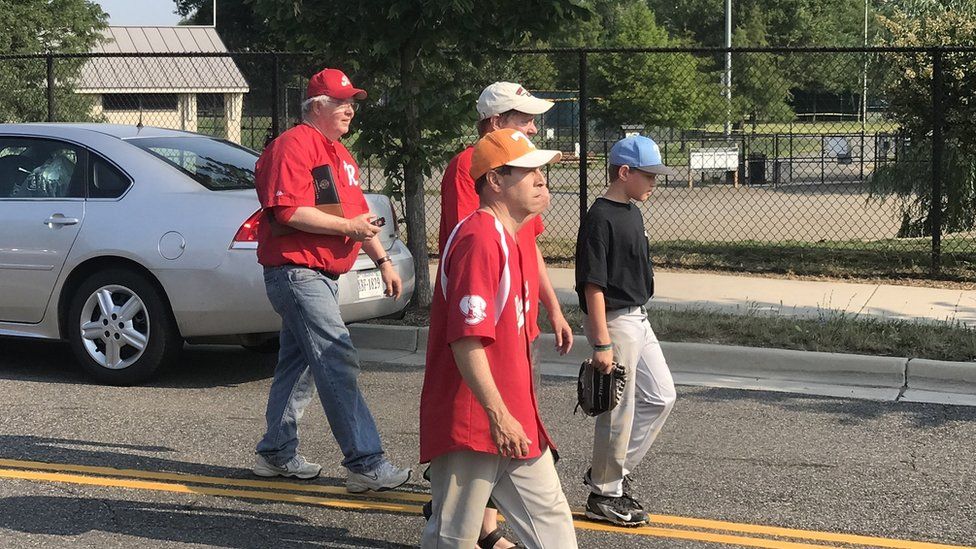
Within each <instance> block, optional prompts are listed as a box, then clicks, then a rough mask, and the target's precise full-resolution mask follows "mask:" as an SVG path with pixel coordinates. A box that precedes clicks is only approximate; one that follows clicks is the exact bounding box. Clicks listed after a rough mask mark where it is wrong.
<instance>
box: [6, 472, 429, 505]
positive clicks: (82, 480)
mask: <svg viewBox="0 0 976 549" xmlns="http://www.w3.org/2000/svg"><path fill="white" fill-rule="evenodd" d="M0 478H10V479H23V480H38V481H45V482H64V483H68V484H84V485H88V486H101V487H104V488H129V489H133V490H147V491H154V492H176V493H182V494H201V495H206V496H223V497H232V498H250V499H263V500H269V501H281V502H286V503H309V504H313V505H321V506H324V507H336V508H340V509H354V510H374V511H391V512H396V513H417V514H419V513H420V507H417V506H411V505H403V504H396V503H383V502H366V501H355V500H338V499H327V498H319V497H315V496H303V495H301V494H289V493H280V492H262V491H257V490H234V489H231V488H210V487H207V486H191V485H188V484H177V483H170V482H150V481H145V480H126V479H116V478H99V477H87V476H82V475H68V474H63V473H43V472H40V471H19V470H13V469H0Z"/></svg>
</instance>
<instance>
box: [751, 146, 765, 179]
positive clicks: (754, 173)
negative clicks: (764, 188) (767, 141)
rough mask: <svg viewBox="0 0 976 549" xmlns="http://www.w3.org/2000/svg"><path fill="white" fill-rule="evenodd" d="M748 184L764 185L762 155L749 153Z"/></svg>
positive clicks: (763, 156)
mask: <svg viewBox="0 0 976 549" xmlns="http://www.w3.org/2000/svg"><path fill="white" fill-rule="evenodd" d="M748 164H749V184H750V185H762V184H764V183H766V155H765V154H763V153H749V162H748Z"/></svg>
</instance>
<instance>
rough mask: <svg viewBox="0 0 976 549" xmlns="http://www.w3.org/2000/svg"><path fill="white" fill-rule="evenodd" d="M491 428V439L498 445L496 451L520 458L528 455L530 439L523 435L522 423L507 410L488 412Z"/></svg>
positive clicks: (503, 454) (505, 455)
mask: <svg viewBox="0 0 976 549" xmlns="http://www.w3.org/2000/svg"><path fill="white" fill-rule="evenodd" d="M488 423H489V426H490V429H491V440H493V441H494V442H495V446H497V447H498V453H500V454H501V455H502V456H504V457H510V458H515V459H522V458H524V457H526V456H528V455H529V446H531V445H532V441H531V440H529V437H527V436H526V435H525V430H523V429H522V424H521V423H519V422H518V421H517V420H516V419H515V417H513V416H512V414H510V413H509V412H508V411H507V410H506V411H503V412H501V413H498V414H492V413H489V414H488Z"/></svg>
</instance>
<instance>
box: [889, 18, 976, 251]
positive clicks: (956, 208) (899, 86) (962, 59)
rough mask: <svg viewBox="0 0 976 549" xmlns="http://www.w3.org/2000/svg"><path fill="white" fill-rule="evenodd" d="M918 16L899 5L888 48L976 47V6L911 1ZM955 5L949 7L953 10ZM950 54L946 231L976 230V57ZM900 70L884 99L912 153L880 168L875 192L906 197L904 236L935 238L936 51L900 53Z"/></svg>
mask: <svg viewBox="0 0 976 549" xmlns="http://www.w3.org/2000/svg"><path fill="white" fill-rule="evenodd" d="M906 4H907V6H908V7H909V8H912V9H915V10H917V11H915V12H908V11H904V10H903V9H902V8H901V7H894V8H893V9H892V10H891V12H890V14H889V15H887V16H883V17H882V23H883V25H884V29H885V36H884V37H883V43H884V44H885V45H891V46H902V47H923V46H933V45H969V46H971V45H974V44H976V9H973V7H972V5H971V4H967V5H960V6H959V8H960V9H955V7H954V6H953V3H952V2H946V3H945V5H943V3H939V2H934V1H932V2H924V1H916V2H908V3H906ZM946 6H948V7H946ZM942 56H943V72H942V75H943V81H944V89H945V95H944V97H943V107H944V112H945V125H944V136H945V147H944V150H945V158H944V162H945V164H944V181H943V189H944V198H943V203H942V204H941V205H940V208H941V210H942V229H943V230H944V231H945V232H958V231H970V230H973V229H976V134H974V132H973V131H972V123H973V120H976V103H974V102H973V97H976V54H973V53H948V52H945V53H943V54H942ZM889 61H890V62H889V65H888V66H889V69H890V70H891V71H897V72H894V75H893V77H892V78H890V79H889V80H888V81H887V84H886V88H885V90H884V92H885V98H886V99H887V101H888V103H889V116H890V117H891V118H892V119H893V120H894V121H896V122H898V124H899V125H900V126H901V128H902V130H903V131H904V133H905V135H906V136H908V137H909V138H910V139H911V141H910V144H911V145H910V148H909V149H907V150H905V151H903V154H901V155H899V157H898V161H897V162H895V163H893V164H889V165H886V166H881V167H879V168H878V169H877V170H876V171H875V173H874V176H873V178H872V181H871V190H872V192H873V193H874V194H875V195H878V196H891V195H894V196H897V197H899V198H900V200H901V213H902V226H901V230H900V231H899V236H926V235H931V234H932V228H933V227H932V221H931V219H930V218H929V215H930V211H931V207H932V202H931V199H932V196H931V194H932V193H931V182H932V175H931V174H932V169H931V160H932V156H931V152H932V140H931V132H932V128H933V127H934V119H933V109H932V78H933V73H934V68H933V62H932V54H930V53H929V52H922V53H896V54H894V55H893V56H892V57H891V58H890V59H889Z"/></svg>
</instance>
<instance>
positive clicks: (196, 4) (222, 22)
mask: <svg viewBox="0 0 976 549" xmlns="http://www.w3.org/2000/svg"><path fill="white" fill-rule="evenodd" d="M251 4H252V2H251V1H250V0H217V26H216V28H217V34H219V35H220V39H221V40H223V41H224V45H226V46H227V49H229V50H230V51H276V50H281V49H283V48H284V47H285V45H286V44H287V41H286V40H285V39H284V37H283V36H281V35H280V34H276V33H273V32H269V29H268V26H267V24H266V22H265V21H264V19H261V18H258V17H256V16H255V12H254V9H253V6H251ZM213 9H214V1H213V0H176V13H177V14H179V15H180V16H181V17H183V20H182V21H180V24H181V25H212V24H213V21H214V14H213Z"/></svg>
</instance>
